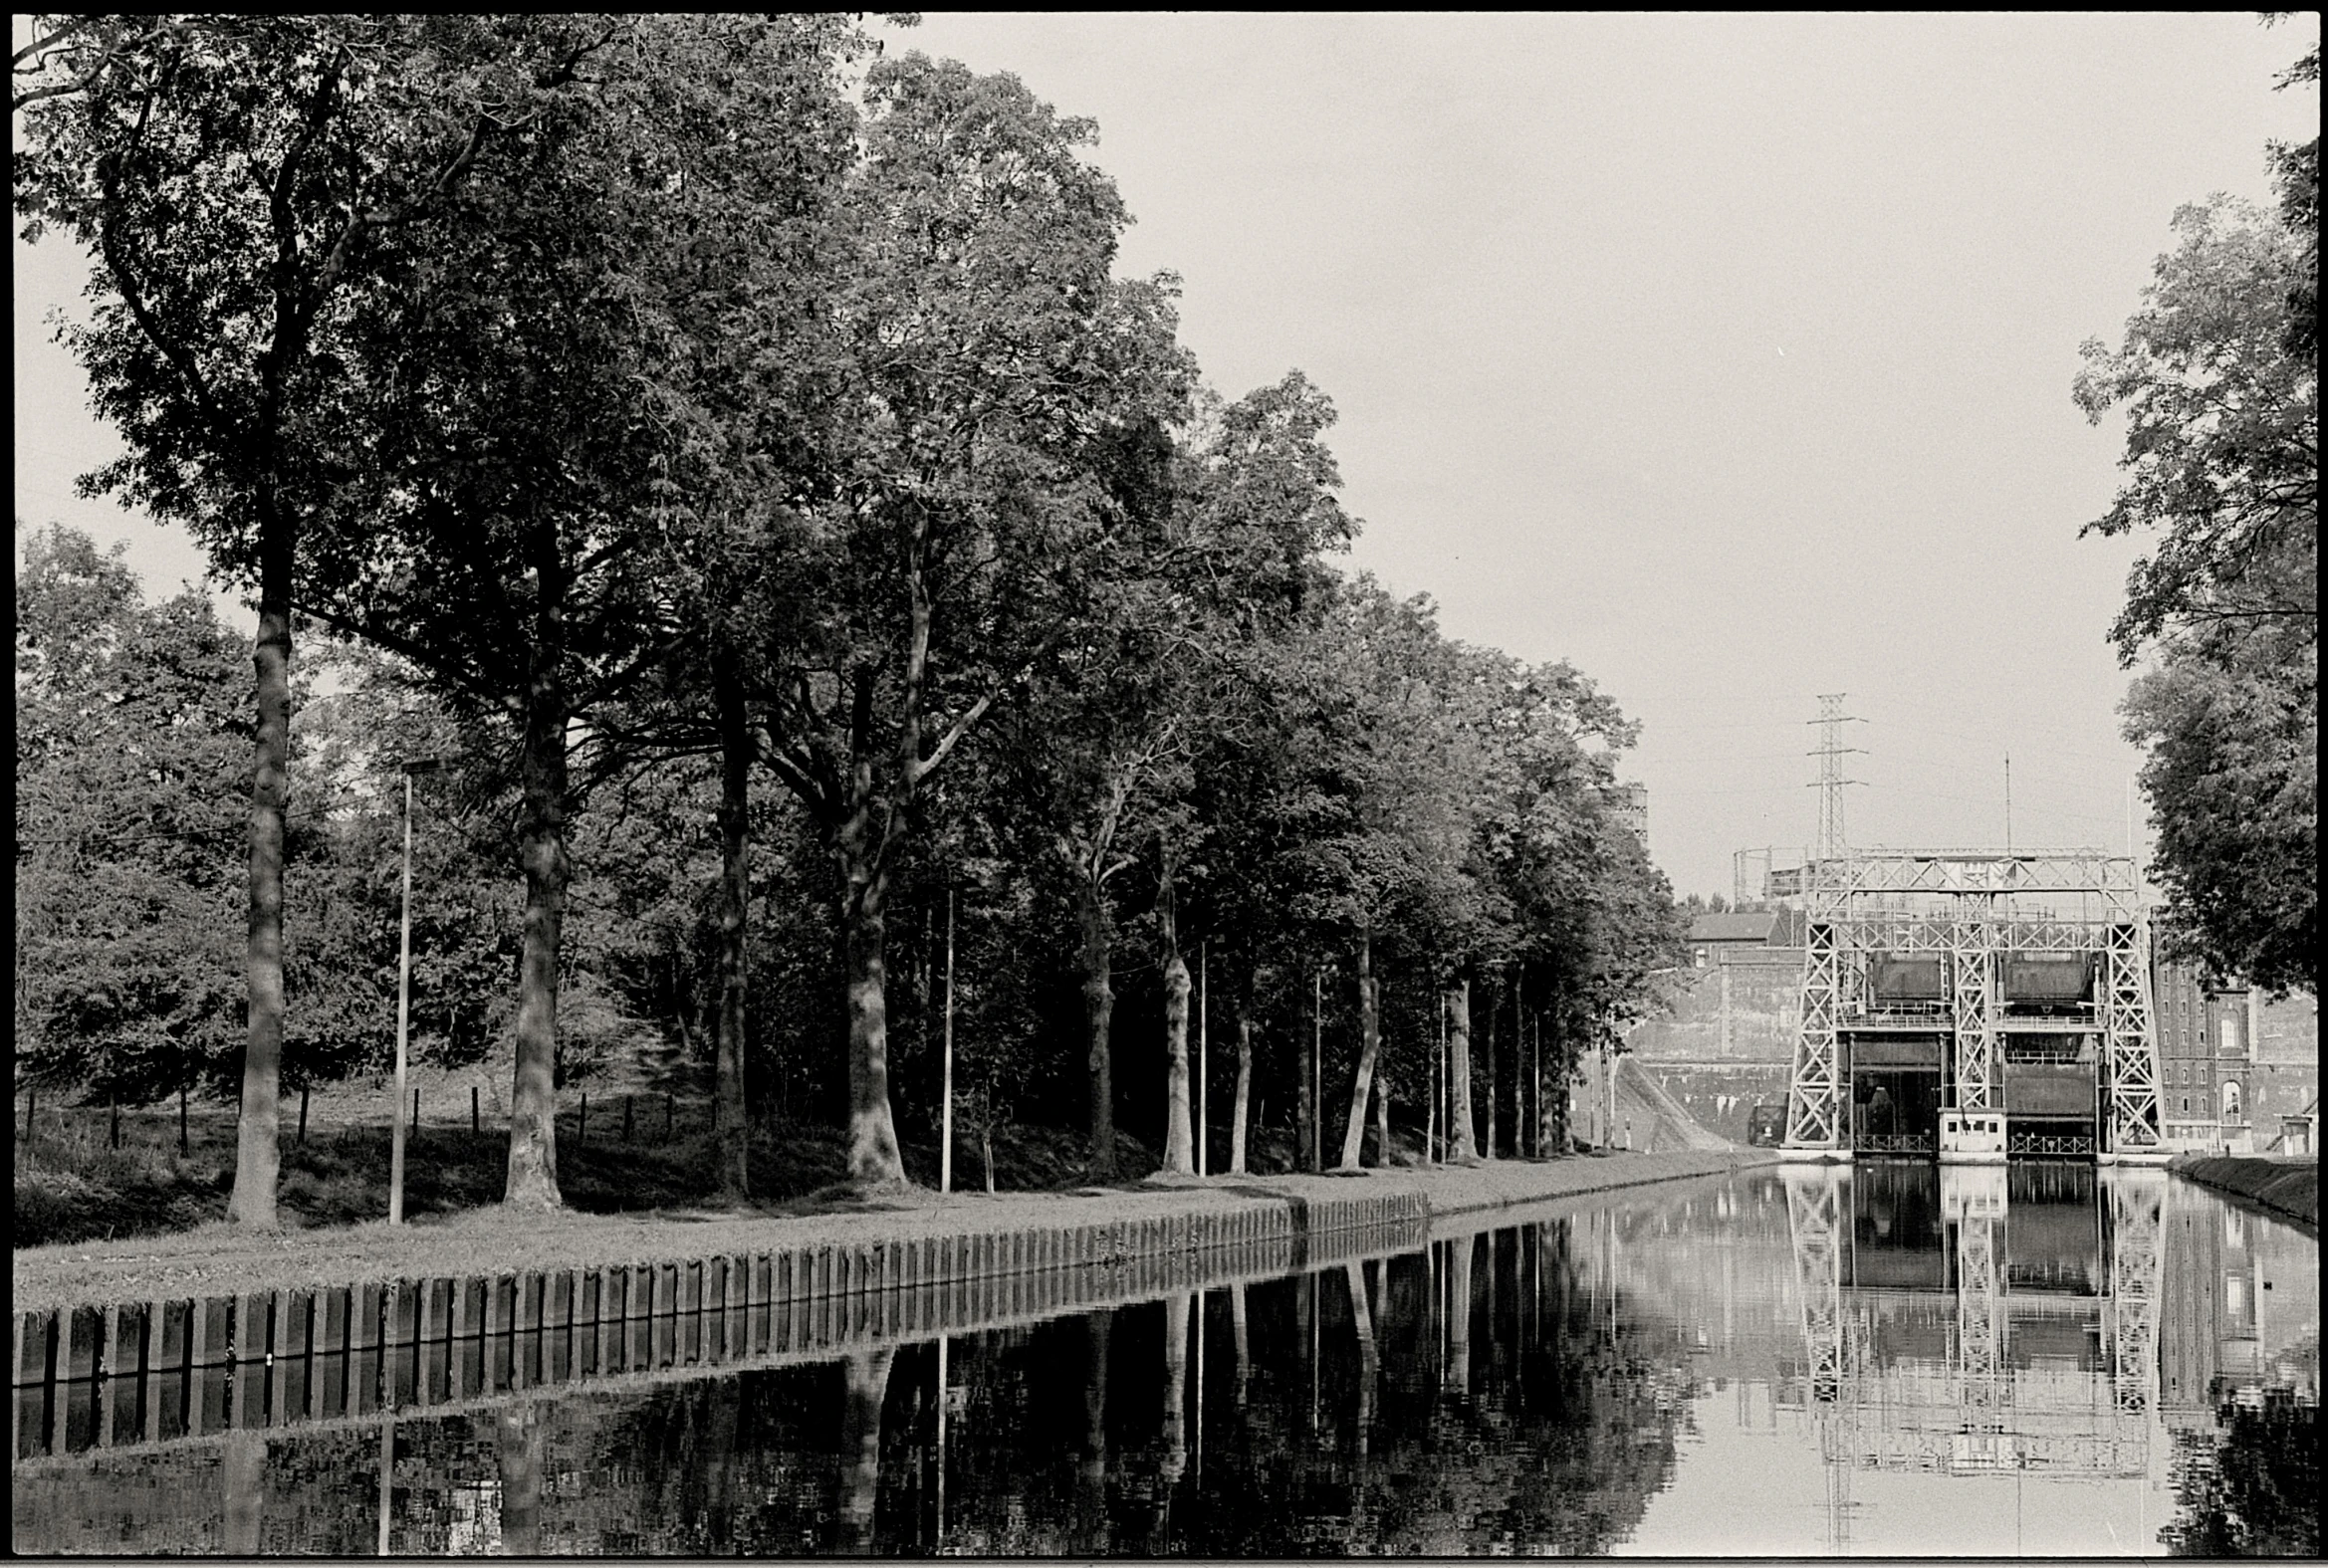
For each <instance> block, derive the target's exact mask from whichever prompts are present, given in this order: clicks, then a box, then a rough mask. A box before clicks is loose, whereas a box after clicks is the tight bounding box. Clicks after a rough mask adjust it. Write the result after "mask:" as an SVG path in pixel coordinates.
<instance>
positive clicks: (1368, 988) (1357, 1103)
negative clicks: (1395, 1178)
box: [1342, 926, 1389, 1171]
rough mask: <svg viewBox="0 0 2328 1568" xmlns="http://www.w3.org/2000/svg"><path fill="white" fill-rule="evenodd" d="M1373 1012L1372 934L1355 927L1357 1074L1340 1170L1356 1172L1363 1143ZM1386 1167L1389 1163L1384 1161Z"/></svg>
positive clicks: (1377, 1035)
mask: <svg viewBox="0 0 2328 1568" xmlns="http://www.w3.org/2000/svg"><path fill="white" fill-rule="evenodd" d="M1379 1022H1380V1020H1379V1019H1378V1017H1377V1016H1376V1013H1375V1009H1374V933H1373V932H1372V931H1371V930H1369V929H1368V928H1366V927H1364V926H1360V927H1359V928H1358V1071H1357V1074H1356V1076H1355V1077H1353V1078H1352V1079H1351V1082H1350V1115H1349V1120H1348V1123H1347V1124H1346V1125H1345V1126H1344V1127H1343V1128H1342V1169H1343V1170H1345V1171H1355V1170H1357V1169H1358V1167H1359V1163H1360V1161H1359V1156H1360V1155H1361V1154H1362V1153H1363V1152H1364V1147H1365V1143H1366V1096H1367V1094H1368V1093H1369V1091H1371V1090H1372V1089H1373V1087H1374V1053H1375V1050H1376V1048H1377V1047H1378V1046H1379V1045H1380V1044H1381V1030H1380V1027H1379ZM1384 1163H1385V1164H1388V1163H1389V1162H1388V1161H1387V1160H1385V1161H1384Z"/></svg>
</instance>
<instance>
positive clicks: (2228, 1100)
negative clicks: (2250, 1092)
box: [2222, 1078, 2239, 1122]
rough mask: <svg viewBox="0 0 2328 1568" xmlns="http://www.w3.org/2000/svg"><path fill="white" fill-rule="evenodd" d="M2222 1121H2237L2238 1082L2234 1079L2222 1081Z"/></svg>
mask: <svg viewBox="0 0 2328 1568" xmlns="http://www.w3.org/2000/svg"><path fill="white" fill-rule="evenodd" d="M2222 1119H2223V1120H2224V1121H2226V1122H2235V1121H2237V1120H2238V1119H2239V1080H2238V1079H2236V1078H2225V1079H2224V1080H2223V1085H2222Z"/></svg>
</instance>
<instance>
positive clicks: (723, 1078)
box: [712, 659, 756, 1199]
mask: <svg viewBox="0 0 2328 1568" xmlns="http://www.w3.org/2000/svg"><path fill="white" fill-rule="evenodd" d="M712 690H713V698H714V701H715V702H716V703H717V704H718V707H719V731H720V804H719V830H720V903H719V931H720V955H719V957H720V1016H719V1066H718V1071H717V1076H718V1081H717V1083H716V1085H715V1087H714V1092H713V1095H712V1129H713V1134H714V1136H715V1138H716V1140H717V1142H718V1145H719V1155H718V1160H717V1178H718V1182H719V1191H720V1195H721V1196H722V1197H724V1198H730V1199H741V1198H745V1197H747V1196H749V1194H750V1190H751V1188H750V1179H751V1172H750V1156H749V1153H748V1148H749V1142H750V1134H751V1126H750V1122H749V1120H748V1118H747V1115H746V1111H745V1106H744V1001H745V986H746V984H747V978H748V976H747V966H748V959H747V948H746V940H747V937H748V935H749V931H748V927H747V922H748V921H749V919H750V904H751V898H752V840H751V808H752V758H753V754H754V751H755V750H756V748H755V747H754V746H753V743H752V728H751V722H750V717H749V715H748V714H747V712H746V710H745V706H744V687H743V683H742V682H741V681H739V680H738V679H737V678H736V675H735V670H734V667H733V665H732V664H730V663H729V662H728V661H727V660H724V659H723V660H721V661H720V668H719V669H718V670H717V671H716V672H715V673H714V675H713V678H712Z"/></svg>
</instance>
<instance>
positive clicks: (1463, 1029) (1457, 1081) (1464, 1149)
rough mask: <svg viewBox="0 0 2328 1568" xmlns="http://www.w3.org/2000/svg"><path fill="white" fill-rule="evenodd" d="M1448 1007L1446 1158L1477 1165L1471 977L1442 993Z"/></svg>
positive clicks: (1451, 1160)
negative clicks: (1473, 1100) (1473, 1135)
mask: <svg viewBox="0 0 2328 1568" xmlns="http://www.w3.org/2000/svg"><path fill="white" fill-rule="evenodd" d="M1439 1000H1440V1003H1441V1005H1442V1006H1444V1007H1445V1008H1446V1009H1447V1085H1448V1087H1447V1092H1448V1097H1449V1099H1448V1106H1447V1132H1448V1136H1449V1138H1450V1140H1451V1145H1452V1146H1451V1147H1450V1148H1449V1150H1448V1154H1447V1158H1448V1160H1449V1162H1450V1163H1452V1164H1456V1165H1474V1164H1477V1163H1478V1161H1479V1157H1480V1156H1479V1150H1478V1148H1477V1147H1476V1146H1475V1145H1474V1144H1473V1142H1472V1119H1471V980H1470V978H1469V977H1466V978H1464V979H1462V980H1459V981H1457V982H1456V983H1455V984H1454V985H1453V986H1451V987H1449V988H1448V989H1447V990H1446V991H1443V992H1441V993H1440V998H1439Z"/></svg>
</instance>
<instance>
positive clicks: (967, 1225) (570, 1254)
mask: <svg viewBox="0 0 2328 1568" xmlns="http://www.w3.org/2000/svg"><path fill="white" fill-rule="evenodd" d="M1774 1158H1775V1156H1774V1155H1773V1154H1772V1153H1771V1152H1770V1151H1768V1150H1763V1149H1744V1148H1729V1149H1722V1150H1677V1151H1672V1152H1663V1153H1643V1154H1610V1155H1605V1156H1574V1157H1571V1158H1568V1159H1562V1160H1550V1161H1544V1162H1540V1163H1538V1162H1528V1161H1501V1160H1500V1161H1495V1162H1491V1163H1488V1164H1484V1165H1479V1166H1474V1167H1469V1168H1460V1169H1459V1168H1451V1167H1440V1168H1435V1169H1417V1168H1411V1167H1400V1168H1397V1169H1394V1170H1387V1171H1385V1170H1369V1171H1366V1172H1365V1173H1363V1174H1362V1175H1359V1176H1354V1177H1353V1176H1333V1175H1323V1176H1250V1177H1213V1178H1206V1179H1201V1180H1200V1179H1197V1178H1189V1177H1184V1178H1153V1179H1151V1180H1149V1181H1147V1182H1142V1183H1137V1184H1132V1185H1127V1186H1123V1187H1109V1188H1084V1189H1080V1190H1077V1191H1074V1192H1068V1193H1002V1194H996V1195H991V1196H990V1195H988V1194H984V1193H976V1194H972V1193H956V1194H954V1195H952V1196H951V1197H940V1196H939V1195H938V1194H936V1193H931V1192H926V1191H913V1192H908V1193H904V1194H899V1195H896V1196H894V1197H883V1198H880V1199H873V1200H867V1201H862V1202H857V1203H852V1204H843V1205H834V1206H828V1207H825V1208H823V1209H821V1210H819V1211H817V1212H814V1213H800V1214H761V1213H744V1214H738V1213H734V1212H728V1211H719V1210H701V1211H684V1212H671V1211H664V1212H661V1213H656V1214H646V1215H585V1214H575V1213H563V1214H555V1215H517V1214H511V1213H508V1212H506V1211H503V1210H500V1209H484V1210H474V1211H471V1212H469V1213H467V1214H462V1215H457V1216H454V1217H452V1218H450V1219H446V1220H442V1221H437V1222H433V1223H424V1224H414V1225H407V1226H402V1227H394V1228H391V1227H390V1226H388V1225H386V1224H385V1223H381V1222H375V1223H372V1224H368V1225H360V1226H349V1227H342V1228H334V1229H330V1230H314V1231H284V1232H275V1233H272V1234H253V1233H250V1232H241V1231H238V1230H236V1229H234V1228H233V1227H231V1226H228V1225H224V1224H217V1225H209V1226H203V1227H201V1228H199V1229H197V1230H193V1231H187V1232H179V1233H176V1234H172V1235H161V1236H138V1237H132V1238H129V1239H126V1240H120V1241H110V1242H86V1241H85V1242H75V1243H68V1244H65V1245H59V1246H41V1247H31V1248H27V1249H24V1250H20V1251H18V1252H17V1253H16V1254H15V1294H16V1309H17V1310H18V1311H19V1312H20V1313H21V1312H43V1311H48V1310H50V1309H53V1308H57V1307H64V1306H104V1305H108V1304H111V1303H114V1302H128V1301H146V1300H153V1299H157V1298H161V1297H165V1296H166V1297H188V1296H200V1295H205V1294H211V1293H221V1292H249V1291H259V1290H282V1289H314V1288H320V1287H326V1286H341V1285H350V1284H358V1283H364V1282H368V1281H373V1280H385V1279H390V1278H396V1277H408V1276H413V1275H418V1274H432V1275H445V1274H466V1273H486V1272H510V1271H518V1270H526V1269H546V1268H573V1267H586V1266H595V1265H601V1264H615V1263H654V1262H667V1261H679V1260H685V1259H692V1258H701V1257H706V1256H714V1255H719V1254H723V1253H741V1252H747V1251H753V1250H769V1249H775V1248H798V1247H813V1246H821V1245H826V1244H830V1243H838V1242H846V1243H874V1244H877V1243H881V1242H888V1241H899V1242H907V1241H919V1240H922V1239H924V1238H927V1237H934V1236H946V1235H964V1236H975V1235H984V1234H990V1233H1000V1232H1014V1231H1025V1230H1029V1229H1032V1228H1038V1227H1056V1228H1062V1229H1065V1228H1072V1227H1077V1226H1089V1225H1103V1224H1109V1223H1113V1222H1118V1221H1126V1220H1129V1221H1148V1220H1157V1219H1163V1218H1168V1217H1173V1216H1178V1215H1182V1214H1205V1213H1226V1212H1230V1211H1234V1210H1236V1209H1238V1208H1240V1207H1246V1206H1280V1205H1284V1204H1287V1203H1302V1204H1312V1203H1328V1202H1335V1201H1339V1200H1344V1199H1349V1198H1354V1197H1359V1196H1365V1197H1368V1198H1374V1197H1388V1196H1391V1195H1394V1194H1399V1193H1414V1194H1418V1195H1420V1197H1421V1198H1422V1200H1423V1202H1424V1204H1425V1205H1426V1206H1427V1207H1428V1209H1429V1212H1430V1213H1431V1214H1432V1215H1434V1216H1439V1215H1451V1214H1463V1213H1467V1212H1471V1211H1477V1210H1484V1209H1497V1208H1503V1207H1507V1206H1510V1205H1513V1204H1523V1203H1532V1202H1535V1201H1537V1200H1539V1199H1546V1198H1560V1197H1567V1196H1570V1195H1573V1194H1579V1193H1592V1192H1602V1191H1607V1190H1609V1189H1613V1188H1621V1187H1631V1186H1637V1185H1641V1184H1644V1183H1650V1182H1665V1181H1674V1180H1678V1179H1681V1178H1684V1177H1694V1176H1708V1175H1714V1174H1718V1173H1720V1172H1723V1171H1727V1170H1732V1169H1738V1168H1744V1167H1746V1166H1755V1165H1763V1164H1767V1163H1770V1161H1772V1160H1773V1159H1774Z"/></svg>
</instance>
